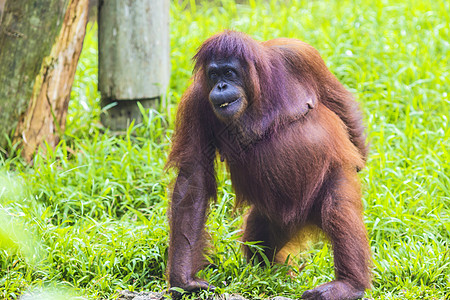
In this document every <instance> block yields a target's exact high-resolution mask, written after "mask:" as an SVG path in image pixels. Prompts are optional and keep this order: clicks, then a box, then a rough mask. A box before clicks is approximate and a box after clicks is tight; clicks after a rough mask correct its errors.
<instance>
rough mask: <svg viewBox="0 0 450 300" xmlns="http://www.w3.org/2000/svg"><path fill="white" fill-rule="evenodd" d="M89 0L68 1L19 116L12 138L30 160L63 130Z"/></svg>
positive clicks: (54, 140) (54, 143)
mask: <svg viewBox="0 0 450 300" xmlns="http://www.w3.org/2000/svg"><path fill="white" fill-rule="evenodd" d="M88 4H89V0H71V1H70V4H69V7H68V8H67V11H66V15H65V17H64V22H63V25H62V28H61V31H60V34H59V36H58V38H57V41H56V43H55V44H54V45H53V47H52V50H51V53H50V55H49V56H48V57H46V58H45V59H44V62H43V63H42V66H41V70H40V72H39V75H38V76H37V77H36V81H35V84H34V86H35V88H34V92H33V94H32V96H31V100H30V103H29V105H28V109H27V111H26V112H25V114H24V115H22V117H21V118H20V122H19V124H18V126H17V130H16V134H15V139H16V140H17V141H19V140H20V139H22V141H23V152H22V154H23V156H24V157H25V158H26V159H28V160H29V159H31V157H32V155H33V154H34V152H35V151H36V149H37V148H38V147H39V146H40V145H41V144H42V142H43V141H44V140H45V141H46V142H47V143H48V145H49V146H51V147H53V148H54V147H55V146H56V145H57V144H58V143H59V141H60V138H61V136H62V134H63V133H64V129H65V126H66V115H67V108H68V106H69V100H70V91H71V89H72V83H73V79H74V77H75V71H76V68H77V64H78V59H79V57H80V54H81V50H82V48H83V40H84V36H85V34H86V24H87V20H88Z"/></svg>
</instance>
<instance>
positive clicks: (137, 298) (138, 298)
mask: <svg viewBox="0 0 450 300" xmlns="http://www.w3.org/2000/svg"><path fill="white" fill-rule="evenodd" d="M165 295H167V294H166V293H165V292H161V293H157V292H130V291H128V290H125V291H121V292H120V296H119V298H117V300H163V299H170V297H164V296H165ZM210 300H247V299H246V298H244V297H242V296H239V295H229V294H224V295H214V296H211V298H210ZM270 300H292V299H290V298H285V297H274V298H270Z"/></svg>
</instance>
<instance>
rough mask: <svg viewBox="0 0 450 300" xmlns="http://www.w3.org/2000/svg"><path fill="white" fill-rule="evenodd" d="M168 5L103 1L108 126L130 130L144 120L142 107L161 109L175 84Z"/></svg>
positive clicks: (164, 0) (102, 71)
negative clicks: (158, 104) (159, 104)
mask: <svg viewBox="0 0 450 300" xmlns="http://www.w3.org/2000/svg"><path fill="white" fill-rule="evenodd" d="M169 2H170V1H168V0H134V1H123V0H100V1H99V14H98V18H99V22H98V23H99V84H98V86H99V90H100V92H101V95H102V107H105V106H107V105H108V106H109V107H110V104H112V103H114V104H115V106H113V107H110V108H109V110H108V111H107V113H106V114H103V115H102V122H103V124H104V125H105V126H107V127H110V128H111V129H112V130H124V129H126V128H127V127H128V125H129V124H130V122H131V120H133V119H135V120H136V121H137V122H140V121H141V120H142V117H141V113H140V111H139V109H138V106H137V102H140V103H141V104H142V105H143V106H144V107H145V108H149V107H155V106H156V102H157V100H158V99H160V100H161V99H164V98H165V97H164V95H165V93H166V90H167V86H168V82H169V71H170V66H169Z"/></svg>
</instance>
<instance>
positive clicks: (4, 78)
mask: <svg viewBox="0 0 450 300" xmlns="http://www.w3.org/2000/svg"><path fill="white" fill-rule="evenodd" d="M87 8H88V0H32V1H30V0H8V1H7V2H6V6H5V11H4V16H3V22H2V31H1V32H0V45H2V47H1V49H0V82H1V87H2V88H1V89H0V131H1V132H4V133H8V134H9V132H11V131H12V130H14V129H16V130H15V133H14V137H15V142H17V141H22V143H23V148H24V150H23V152H22V154H23V156H24V157H25V158H26V159H30V158H31V157H32V155H33V153H34V152H35V151H36V149H37V147H39V145H41V144H42V143H43V141H44V140H46V141H47V142H48V144H49V145H51V146H55V145H56V144H57V143H58V141H59V137H60V135H61V134H62V132H63V130H64V127H65V117H66V113H67V106H68V101H69V97H70V90H71V86H72V82H73V78H74V75H75V70H76V65H77V62H78V58H79V55H80V52H81V48H82V44H83V39H84V35H85V30H86V22H87ZM4 144H5V138H4V136H2V137H0V146H1V145H4Z"/></svg>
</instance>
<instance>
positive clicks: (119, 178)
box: [0, 0, 450, 299]
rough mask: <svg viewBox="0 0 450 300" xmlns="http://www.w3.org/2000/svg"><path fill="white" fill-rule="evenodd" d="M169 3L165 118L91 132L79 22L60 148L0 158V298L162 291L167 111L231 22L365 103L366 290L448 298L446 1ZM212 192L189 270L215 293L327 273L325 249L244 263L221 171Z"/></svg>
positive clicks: (90, 49)
mask: <svg viewBox="0 0 450 300" xmlns="http://www.w3.org/2000/svg"><path fill="white" fill-rule="evenodd" d="M173 2H174V3H172V7H171V65H172V73H171V74H172V76H171V85H170V89H169V99H170V103H171V104H170V105H169V108H170V112H169V113H168V114H167V115H166V114H164V115H163V114H158V113H155V112H148V113H146V115H145V122H144V123H143V124H141V125H137V126H131V127H130V128H129V130H128V132H127V134H126V135H125V136H115V135H112V134H110V133H109V132H106V133H105V132H104V131H103V129H102V128H101V126H100V124H99V115H100V108H99V94H98V92H97V86H96V80H97V61H96V59H97V46H96V30H97V29H96V27H95V26H92V25H89V26H88V34H87V37H86V41H85V45H84V49H83V53H82V57H81V60H80V64H79V67H78V70H77V75H76V79H75V83H74V88H73V90H72V97H71V99H72V100H71V103H70V107H69V115H68V124H67V129H66V132H65V136H64V139H63V141H62V142H61V143H60V144H59V145H58V147H57V148H56V149H55V150H52V149H47V151H42V152H41V153H40V155H38V156H37V157H36V158H35V160H34V162H33V166H32V167H29V166H27V165H26V164H25V163H23V161H22V160H21V159H20V158H19V157H18V154H19V152H20V150H18V149H16V150H11V155H10V156H9V158H0V298H1V299H4V298H6V299H17V298H18V297H19V296H20V295H21V294H23V293H24V292H27V291H40V290H44V291H48V290H50V291H52V290H55V289H56V290H58V291H60V290H63V291H66V294H64V293H63V295H65V296H63V297H65V298H66V299H67V295H68V294H67V293H69V294H74V295H81V296H84V297H86V298H88V299H99V298H101V299H114V296H115V295H116V292H115V291H116V290H119V289H125V288H128V289H131V290H157V291H159V290H162V289H165V288H166V287H167V285H166V282H165V275H164V273H165V265H166V260H167V244H168V225H167V217H166V209H167V205H168V190H169V187H170V183H171V182H172V180H173V178H174V176H175V174H173V173H172V172H169V173H167V172H165V171H164V170H163V166H164V162H165V160H166V157H167V152H168V149H169V145H170V136H171V134H172V128H173V122H174V112H175V108H176V103H177V102H178V101H179V99H180V97H181V95H182V93H183V91H184V90H185V88H186V87H187V86H188V84H189V77H190V75H191V72H192V61H191V57H192V56H193V55H194V53H195V50H196V48H197V47H198V46H199V45H200V43H201V42H202V41H203V40H204V39H206V38H207V37H208V36H210V35H211V34H213V33H215V32H217V31H220V30H222V29H225V28H232V29H236V30H240V31H244V32H246V33H248V34H250V35H251V36H253V37H254V38H256V39H258V40H266V39H270V38H275V37H280V36H284V37H293V38H298V39H301V40H304V41H306V42H308V43H309V44H311V45H313V46H314V47H315V48H317V49H318V50H319V51H320V52H321V54H322V56H323V57H324V59H325V61H326V63H327V65H328V66H329V68H330V69H331V70H332V71H333V73H335V74H336V76H337V77H338V78H339V79H340V80H341V81H342V82H343V83H344V84H345V85H346V86H347V87H348V88H349V89H350V90H351V91H352V92H353V93H354V94H355V96H356V97H357V99H358V101H359V102H360V103H361V104H362V107H363V110H364V115H365V119H366V124H367V131H368V133H369V138H370V142H371V154H370V158H369V161H368V164H367V168H365V169H364V171H362V172H361V173H360V176H361V179H362V182H363V185H364V205H365V208H366V209H365V221H366V224H367V228H368V231H369V237H370V243H371V247H372V251H373V258H374V269H373V274H374V282H373V289H372V290H371V291H370V292H368V293H367V296H368V297H369V298H373V299H449V297H450V287H449V286H450V213H449V211H450V154H449V151H450V125H449V121H450V120H449V118H450V113H449V112H450V100H449V94H450V69H449V65H450V61H449V58H450V33H449V31H450V29H449V28H450V26H449V24H450V6H449V2H448V1H445V0H437V1H406V0H403V1H395V2H390V1H362V0H359V1H358V0H356V1H345V0H344V1H337V0H331V1H324V0H316V1H262V0H253V1H248V2H245V3H246V4H235V2H234V1H231V0H223V1H209V2H202V3H200V4H199V3H197V5H196V4H195V2H194V1H192V0H191V1H181V4H175V2H176V3H180V1H173ZM240 2H242V1H240ZM218 190H219V195H218V199H219V201H218V202H217V203H216V204H214V205H212V206H213V207H212V210H211V213H210V218H209V221H208V227H209V231H210V233H211V244H212V246H213V250H212V251H211V253H210V255H209V259H210V260H211V262H212V263H213V265H212V266H210V267H208V268H207V269H205V270H204V271H202V272H201V274H200V275H201V276H203V277H204V278H206V279H208V280H209V281H210V282H211V283H212V284H214V285H216V286H218V287H219V291H220V292H223V293H236V292H239V293H241V294H243V295H244V296H247V297H251V298H259V297H269V296H272V295H285V296H288V297H292V298H298V297H300V295H301V293H302V292H303V291H304V290H305V289H307V288H311V287H312V286H314V285H316V284H320V283H324V282H326V281H328V280H330V279H332V278H333V259H332V255H331V249H330V247H329V245H328V244H327V243H320V244H318V245H315V246H314V247H313V248H312V249H311V250H309V251H308V252H306V253H304V255H302V257H301V258H300V263H305V264H306V266H305V268H304V269H303V270H302V272H300V273H299V274H296V276H295V277H291V276H289V275H288V274H289V271H290V269H289V268H288V267H285V266H276V267H273V268H266V269H258V268H256V267H254V266H249V265H246V264H245V262H244V260H243V257H242V255H241V253H240V251H239V247H240V244H239V242H238V239H239V236H240V232H239V228H240V226H241V224H242V213H241V212H240V211H239V212H233V209H232V206H233V198H234V194H233V191H232V189H231V186H230V181H229V179H228V177H227V176H226V173H225V172H224V171H223V169H221V171H220V172H219V189H218ZM200 296H204V295H200ZM200 296H199V297H200ZM48 298H50V297H48ZM56 298H57V297H56ZM45 299H47V298H45ZM52 299H53V298H52Z"/></svg>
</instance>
